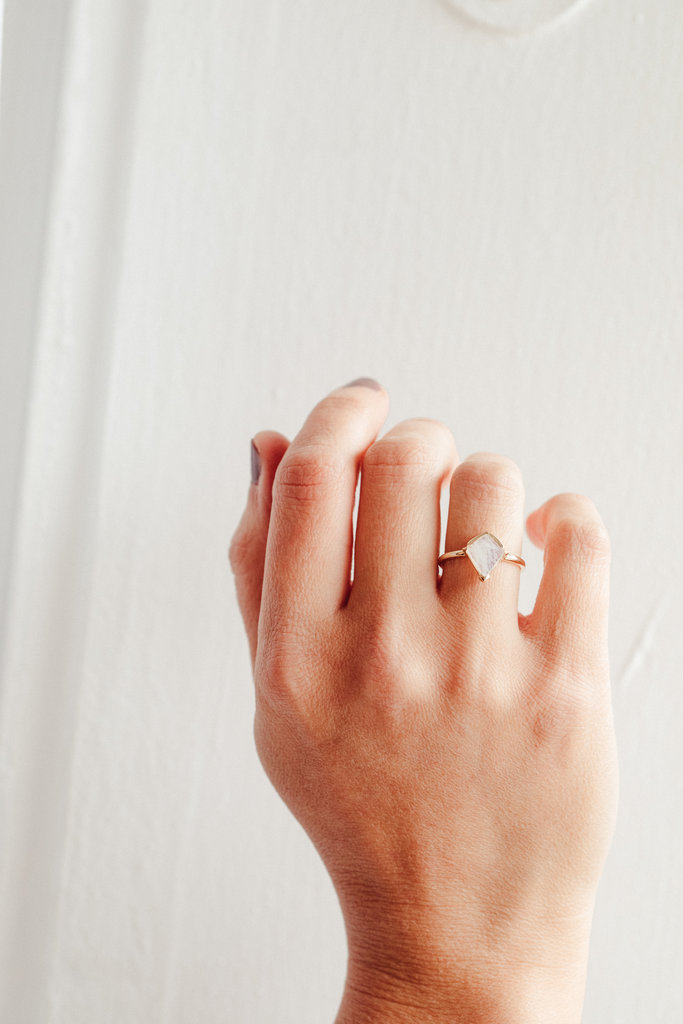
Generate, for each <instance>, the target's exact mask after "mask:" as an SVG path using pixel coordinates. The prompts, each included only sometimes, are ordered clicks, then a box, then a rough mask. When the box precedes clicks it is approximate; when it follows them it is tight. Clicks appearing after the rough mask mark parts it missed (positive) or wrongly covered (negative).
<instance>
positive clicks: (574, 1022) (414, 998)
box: [336, 908, 591, 1024]
mask: <svg viewBox="0 0 683 1024" xmlns="http://www.w3.org/2000/svg"><path fill="white" fill-rule="evenodd" d="M376 909H377V908H376ZM590 918H591V914H590V913H587V914H586V915H585V916H581V917H580V918H572V919H571V920H570V921H564V922H563V923H561V924H560V923H559V922H556V923H555V926H554V928H552V929H547V928H546V927H544V928H540V927H539V928H532V927H530V926H529V924H528V922H527V923H526V924H523V923H522V922H521V921H519V920H518V921H517V922H516V923H515V925H514V926H511V927H510V929H509V932H508V934H507V935H506V936H505V937H504V938H503V937H502V936H501V935H500V934H498V930H497V928H496V927H495V926H494V925H491V929H490V932H489V934H483V933H482V932H481V930H480V929H474V928H472V927H471V923H470V922H467V921H464V920H461V921H460V922H459V926H458V927H457V928H451V927H449V926H446V925H445V924H444V922H443V921H442V920H439V915H438V914H434V913H432V914H430V915H427V916H424V915H421V914H415V913H411V914H409V915H404V914H399V915H396V914H391V915H389V922H388V921H387V916H385V914H381V913H377V912H376V913H374V914H373V915H372V917H370V916H368V917H366V918H365V919H364V921H363V923H362V926H361V927H358V922H356V926H351V927H350V922H349V921H348V919H347V935H348V939H349V963H348V971H347V979H346V986H345V990H344V997H343V1000H342V1004H341V1007H340V1010H339V1015H338V1017H337V1021H336V1024H380V1022H381V1024H417V1022H419V1024H500V1022H501V1021H505V1024H547V1021H548V1020H552V1021H553V1022H554V1024H579V1022H580V1020H581V1011H582V1006H583V997H584V989H585V979H586V965H587V960H588V942H589V935H590ZM530 933H531V935H532V936H533V937H532V938H529V937H528V936H529V934H530Z"/></svg>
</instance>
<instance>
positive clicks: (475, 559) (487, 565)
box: [465, 533, 505, 579]
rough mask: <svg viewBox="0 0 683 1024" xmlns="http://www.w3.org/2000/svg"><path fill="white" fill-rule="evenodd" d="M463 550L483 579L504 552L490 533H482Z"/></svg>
mask: <svg viewBox="0 0 683 1024" xmlns="http://www.w3.org/2000/svg"><path fill="white" fill-rule="evenodd" d="M465 550H466V551H467V556H468V558H469V560H470V562H471V563H472V565H473V566H474V568H475V569H476V570H477V572H478V573H479V575H480V576H483V577H484V578H485V579H486V578H487V577H488V576H489V575H490V573H491V570H492V569H494V568H495V566H497V565H498V563H499V562H500V560H501V558H502V557H503V555H504V554H505V549H504V548H503V545H502V544H501V543H500V541H499V540H496V538H495V537H494V536H493V534H491V533H482V535H481V537H477V538H476V539H475V540H473V541H470V543H469V544H468V545H467V547H466V548H465Z"/></svg>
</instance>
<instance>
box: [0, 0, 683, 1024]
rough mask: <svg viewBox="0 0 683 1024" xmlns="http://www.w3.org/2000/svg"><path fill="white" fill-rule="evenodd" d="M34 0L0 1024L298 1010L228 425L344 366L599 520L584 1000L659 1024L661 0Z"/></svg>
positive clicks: (665, 536)
mask: <svg viewBox="0 0 683 1024" xmlns="http://www.w3.org/2000/svg"><path fill="white" fill-rule="evenodd" d="M44 6H45V5H40V4H37V3H31V2H29V0H7V4H6V18H5V36H4V48H5V54H4V66H3V76H4V77H3V83H2V99H3V105H2V119H3V120H2V134H1V136H0V139H1V141H0V145H1V147H2V148H1V151H0V172H1V175H2V178H1V180H2V194H3V199H2V205H1V206H0V237H1V238H2V240H3V250H4V251H3V257H2V261H3V262H2V272H3V281H4V284H3V288H4V291H3V296H4V300H3V302H2V303H0V328H1V331H2V335H1V336H2V341H3V346H2V347H3V364H2V365H3V369H4V368H5V367H7V368H8V371H7V373H6V374H5V379H4V381H3V396H4V395H5V392H6V393H7V396H9V397H8V398H7V400H6V402H5V406H6V408H8V409H9V408H10V405H11V409H10V411H9V412H8V413H7V424H8V425H7V431H6V437H7V439H8V444H7V448H6V451H7V455H6V458H7V460H8V463H7V465H8V472H7V473H6V474H4V483H3V485H2V486H3V490H2V494H1V496H2V502H3V509H6V510H7V514H6V515H5V516H4V517H3V524H4V525H3V528H4V530H5V534H3V536H4V537H5V538H6V541H7V543H6V544H5V547H4V548H3V550H4V551H7V552H8V554H7V557H6V558H5V561H4V562H3V563H2V568H3V576H4V579H3V586H4V591H3V592H4V593H5V594H6V601H5V605H4V619H3V629H4V636H5V645H4V656H3V688H2V691H1V697H0V701H1V703H0V713H1V719H0V727H1V730H2V732H1V736H0V739H1V742H2V753H1V761H0V786H1V787H2V789H1V793H2V823H1V824H2V838H1V845H2V850H1V854H0V856H1V858H2V859H1V860H0V865H1V868H2V870H1V874H0V992H1V993H2V994H1V995H0V1019H2V1020H3V1021H8V1022H9V1021H11V1022H12V1024H45V1022H47V1024H67V1022H68V1024H92V1022H94V1021H96V1022H97V1024H107V1022H110V1021H111V1022H116V1024H157V1022H158V1024H162V1022H163V1024H190V1022H192V1024H194V1022H195V1021H201V1022H202V1024H212V1022H216V1024H219V1022H220V1024H225V1021H230V1022H235V1024H252V1022H254V1024H260V1022H263V1024H267V1022H271V1021H273V1022H275V1021H277V1022H278V1024H288V1022H291V1024H320V1022H322V1021H327V1020H329V1021H331V1020H332V1019H333V1017H334V1012H335V1009H336V1005H337V1000H338V998H339V994H340V992H341V987H342V983H343V974H344V936H343V929H342V924H341V919H340V916H339V913H338V910H337V907H336V902H335V898H334V894H333V892H332V890H331V886H330V884H329V882H328V881H327V878H326V875H325V873H324V870H323V868H322V866H321V865H320V864H319V862H318V860H317V856H316V854H315V852H314V851H313V849H312V847H311V846H310V844H309V842H308V840H307V838H306V837H305V835H304V834H303V833H302V832H301V830H300V829H299V826H298V825H297V824H296V823H295V822H294V821H293V820H292V819H291V818H290V816H289V814H288V812H287V811H286V809H285V808H284V806H283V805H281V803H280V801H279V799H278V797H277V796H276V795H275V793H274V792H273V791H272V790H271V788H270V785H269V783H268V782H267V780H266V779H265V777H264V775H263V773H262V771H261V769H260V766H259V764H258V761H257V759H256V756H255V753H254V750H253V745H252V738H251V718H252V711H253V699H252V691H251V682H250V675H249V665H248V656H247V649H246V643H245V640H244V638H243V635H242V629H241V625H240V622H239V618H238V613H237V608H236V604H235V601H234V597H233V591H232V580H231V578H230V574H229V569H228V564H227V556H226V553H227V546H228V541H229V538H230V534H231V532H232V530H233V528H234V525H235V523H236V521H237V518H238V517H239V514H240V511H241V507H242V504H243V501H244V499H245V496H246V490H247V485H248V455H249V439H250V436H251V435H252V433H254V432H255V431H256V430H257V429H260V428H261V427H274V428H276V429H280V430H282V431H283V432H285V433H289V434H290V435H291V434H292V433H293V432H295V431H296V430H297V428H298V425H299V424H300V422H301V419H302V417H303V416H304V415H305V414H306V412H307V411H308V409H309V408H310V406H311V405H312V404H313V403H314V402H315V401H316V400H317V399H318V398H319V397H320V396H321V395H322V394H324V393H325V392H326V391H327V390H329V389H331V388H332V387H334V386H336V385H337V384H339V383H343V382H345V381H346V380H349V379H351V378H352V377H355V376H359V375H361V374H370V375H374V376H377V377H378V378H380V379H381V380H382V381H383V383H385V384H386V385H387V387H388V388H389V390H390V393H391V396H392V400H393V407H392V412H391V416H390V421H389V423H388V426H389V425H391V424H393V423H395V422H397V421H398V420H399V419H402V418H404V417H406V416H410V415H426V416H433V417H437V418H440V419H442V420H444V421H445V422H446V423H448V424H449V425H450V426H451V428H452V429H453V431H454V433H455V435H456V438H457V440H458V443H459V447H460V451H461V454H463V455H465V454H467V453H468V452H470V451H473V450H479V449H490V450H497V451H501V452H504V453H506V454H508V455H510V456H512V457H513V458H515V459H516V460H517V461H518V462H519V464H520V466H521V468H522V469H523V471H524V474H525V478H526V482H527V489H528V508H529V510H530V509H531V508H532V507H535V506H536V505H537V504H539V503H540V502H541V501H543V500H544V499H545V498H546V497H547V496H549V495H550V494H552V493H554V492H556V491H561V490H579V491H585V492H587V493H589V494H590V495H591V496H592V497H593V498H594V499H595V501H596V502H597V504H598V506H599V507H600V509H601V511H602V513H603V515H604V518H605V519H606V521H607V523H608V526H609V528H610V531H611V534H612V539H613V546H614V574H613V580H614V597H613V608H612V632H611V653H612V664H613V678H614V692H615V705H616V720H617V729H618V735H619V742H620V754H621V771H622V795H621V806H620V818H619V825H618V830H617V835H616V838H615V842H614V846H613V850H612V853H611V856H610V859H609V862H608V866H607V870H606V874H605V877H604V881H603V885H602V889H601V892H600V900H599V905H598V909H597V915H596V923H595V930H594V940H593V946H592V960H591V968H590V978H589V986H588V993H587V1001H586V1010H585V1017H584V1020H585V1022H586V1024H641V1022H642V1021H643V1020H648V1021H654V1022H660V1021H661V1022H670V1021H678V1020H681V1019H683V982H682V981H681V974H680V963H681V959H682V958H683V882H682V881H681V871H680V867H681V863H683V829H682V828H681V825H680V820H679V819H680V808H681V797H682V795H683V789H682V784H681V779H682V778H683V744H681V742H680V737H681V723H682V722H683V688H682V687H681V682H680V681H681V668H680V666H681V662H682V658H683V650H682V640H681V630H680V621H681V614H682V613H683V598H682V595H681V585H680V579H681V575H680V573H681V569H682V568H683V566H682V564H681V563H682V561H683V559H682V552H683V545H681V544H680V543H679V541H678V537H677V531H678V528H679V519H680V513H681V499H682V497H683V483H682V479H681V472H680V453H681V442H682V440H683V429H682V428H683V413H682V404H681V400H680V395H681V385H682V384H683V379H682V376H683V375H682V371H683V349H682V344H681V330H682V326H683V294H682V290H681V286H680V285H681V279H682V276H683V234H682V231H681V229H682V228H683V191H682V190H681V186H680V183H681V170H682V166H681V165H682V158H683V117H682V116H681V115H682V113H683V109H682V103H681V95H682V90H683V72H682V71H681V61H680V54H681V50H682V45H683V14H682V12H681V9H680V4H679V2H678V0H660V2H659V3H657V4H653V3H644V2H643V0H587V2H584V3H582V4H571V3H569V2H568V0H554V2H553V0H547V3H541V2H540V0H539V2H537V0H504V2H503V0H452V2H447V0H398V2H397V0H371V2H369V0H346V2H345V3H338V2H333V0H315V2H314V0H290V2H288V3H285V2H283V0H228V2H226V0H221V2H218V0H202V2H200V3H193V4H189V3H186V2H181V0H146V2H140V0H137V2H135V0H117V2H116V3H114V0H64V3H62V4H59V5H58V4H57V3H55V4H54V5H48V6H50V11H51V16H52V17H54V18H55V19H57V21H56V23H55V24H56V27H55V28H54V31H48V26H47V24H46V21H45V17H46V13H45V10H44ZM549 15H552V16H553V18H552V19H551V20H550V21H548V20H547V19H548V17H549ZM553 19H556V20H553ZM36 26H41V29H42V30H41V31H40V32H38V34H37V35H36ZM29 115H30V116H29ZM8 381H11V384H10V383H8ZM8 403H9V404H8ZM3 422H4V421H3ZM525 553H526V554H527V555H528V557H529V562H530V565H529V569H528V571H527V572H526V574H525V576H524V584H523V594H522V602H523V607H524V609H525V610H528V608H529V607H530V605H531V602H532V600H533V594H534V590H535V587H536V585H537V582H538V578H539V574H540V560H539V558H538V556H537V555H536V554H535V553H533V552H532V551H531V550H527V551H526V552H525Z"/></svg>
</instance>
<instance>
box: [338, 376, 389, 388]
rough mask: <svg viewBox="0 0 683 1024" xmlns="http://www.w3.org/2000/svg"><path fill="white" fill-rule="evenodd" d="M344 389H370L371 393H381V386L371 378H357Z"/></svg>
mask: <svg viewBox="0 0 683 1024" xmlns="http://www.w3.org/2000/svg"><path fill="white" fill-rule="evenodd" d="M344 387H345V388H372V390H373V391H381V390H382V385H381V384H380V383H379V381H376V380H374V378H373V377H359V378H358V379H357V380H352V381H349V383H348V384H345V385H344Z"/></svg>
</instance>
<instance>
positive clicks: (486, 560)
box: [440, 452, 524, 624]
mask: <svg viewBox="0 0 683 1024" xmlns="http://www.w3.org/2000/svg"><path fill="white" fill-rule="evenodd" d="M523 516H524V485H523V483H522V475H521V473H520V471H519V469H518V467H517V466H516V464H515V463H514V462H512V461H511V460H510V459H508V458H505V457H504V456H502V455H494V454H490V453H486V452H480V453H478V454H476V455H471V456H469V458H467V459H465V460H464V462H461V463H460V465H459V466H458V467H457V469H456V470H455V472H454V473H453V476H452V478H451V493H450V507H449V513H448V525H447V528H446V551H453V550H462V549H464V548H465V547H466V545H467V543H468V541H470V540H472V539H473V538H475V537H477V536H478V535H480V534H486V535H492V537H491V536H484V537H483V538H482V539H481V540H480V541H479V542H478V543H477V544H476V545H475V546H473V547H472V548H470V552H471V555H472V559H473V560H474V562H476V563H477V564H476V566H475V564H473V562H472V561H471V560H470V558H469V557H467V556H464V557H459V558H452V559H448V560H447V561H445V562H444V563H443V570H442V571H443V575H442V578H441V583H440V592H441V595H442V597H443V599H444V601H445V602H446V603H447V604H448V605H450V606H460V607H461V608H462V611H463V612H464V613H466V614H467V615H472V614H475V615H478V614H485V615H491V614H495V613H497V612H499V611H501V610H502V611H503V613H504V614H506V615H509V614H512V615H514V622H515V624H516V623H517V601H518V596H519V571H520V570H519V567H518V566H517V565H515V564H514V563H511V562H508V561H506V560H503V559H500V561H498V562H497V563H496V564H493V565H492V564H491V563H493V562H494V561H495V559H497V558H500V556H501V555H502V553H503V552H502V551H501V550H500V549H499V548H498V547H497V546H496V543H495V541H496V540H497V541H499V542H500V543H501V544H502V547H503V550H504V552H505V553H509V554H512V555H519V554H520V553H521V545H522V534H523V529H524V518H523ZM492 538H495V540H494V539H492ZM489 571H490V578H489V579H487V580H486V582H482V580H481V578H480V577H481V576H482V575H487V574H488V572H489Z"/></svg>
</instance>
